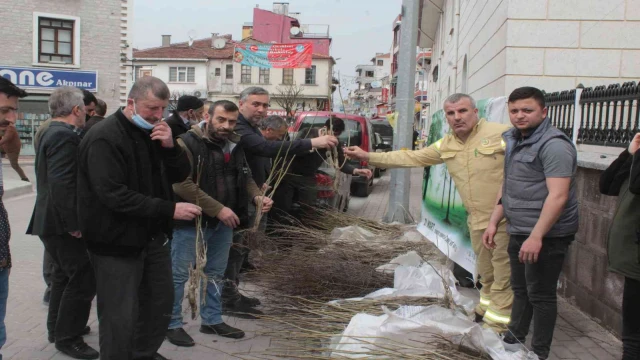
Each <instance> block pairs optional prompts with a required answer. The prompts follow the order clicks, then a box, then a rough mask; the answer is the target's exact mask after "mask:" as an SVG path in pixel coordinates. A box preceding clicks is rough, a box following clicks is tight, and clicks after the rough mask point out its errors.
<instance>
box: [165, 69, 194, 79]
mask: <svg viewBox="0 0 640 360" xmlns="http://www.w3.org/2000/svg"><path fill="white" fill-rule="evenodd" d="M169 82H189V83H194V82H196V68H195V67H186V66H172V67H169Z"/></svg>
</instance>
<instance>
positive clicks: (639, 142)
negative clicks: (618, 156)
mask: <svg viewBox="0 0 640 360" xmlns="http://www.w3.org/2000/svg"><path fill="white" fill-rule="evenodd" d="M638 148H640V132H639V133H637V134H636V136H634V137H633V140H631V144H629V154H631V155H633V154H635V153H636V151H638Z"/></svg>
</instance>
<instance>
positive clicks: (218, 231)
mask: <svg viewBox="0 0 640 360" xmlns="http://www.w3.org/2000/svg"><path fill="white" fill-rule="evenodd" d="M237 119H238V107H237V106H236V104H234V103H232V102H231V101H228V100H220V101H217V102H215V103H214V104H213V105H211V107H210V108H209V113H208V114H207V116H206V122H205V123H202V124H199V125H194V126H193V127H192V128H191V130H189V131H188V132H186V133H185V134H182V135H180V137H179V138H178V140H177V141H178V143H179V144H180V145H181V146H182V147H183V148H184V149H185V152H186V153H187V156H188V157H189V163H190V164H191V175H190V176H189V177H187V179H186V180H184V181H183V182H181V183H179V184H174V185H173V190H174V191H175V193H176V195H178V197H180V198H181V199H184V201H188V202H190V203H193V204H199V205H200V206H202V209H203V212H204V215H203V216H202V219H201V220H200V221H201V226H202V230H201V231H202V233H201V235H202V240H203V242H204V243H205V244H206V249H207V250H206V265H205V267H204V269H203V271H204V273H205V275H206V276H207V279H208V285H207V291H206V294H205V295H203V296H204V303H203V304H201V306H200V318H201V326H200V332H201V333H203V334H212V335H219V336H223V337H228V338H233V339H239V338H242V337H244V332H243V331H242V330H240V329H236V328H234V327H232V326H229V325H227V324H226V323H225V322H224V321H223V320H222V304H221V290H222V289H223V288H224V283H223V280H222V278H223V275H224V272H225V268H226V267H227V259H228V257H229V249H230V248H231V242H232V239H233V230H234V229H235V228H237V227H238V226H240V225H241V224H244V225H246V222H247V221H248V219H247V218H248V214H247V207H248V205H249V203H250V202H251V203H252V204H254V205H257V204H259V203H260V202H263V203H264V206H263V211H268V210H269V208H270V207H271V199H269V198H268V197H266V196H262V193H261V192H260V189H258V186H256V183H255V182H254V181H253V179H252V178H251V171H250V170H249V165H248V164H247V160H246V159H245V157H244V149H243V148H242V147H241V146H239V145H238V142H239V141H240V137H239V136H237V135H235V134H233V128H234V127H235V125H236V121H237ZM196 225H197V224H196V223H195V222H194V221H180V222H177V223H176V228H175V229H174V231H173V241H172V243H171V259H172V268H173V286H174V302H173V315H172V316H171V322H170V323H169V330H168V331H167V339H168V340H169V341H170V342H171V343H172V344H174V345H177V346H193V345H195V342H194V341H193V338H192V337H191V336H189V334H187V332H186V331H185V330H184V329H183V327H182V324H183V322H182V301H183V299H184V285H185V284H186V282H187V280H188V279H189V272H190V271H191V269H192V267H193V264H195V263H196V243H195V240H196V238H197V228H196Z"/></svg>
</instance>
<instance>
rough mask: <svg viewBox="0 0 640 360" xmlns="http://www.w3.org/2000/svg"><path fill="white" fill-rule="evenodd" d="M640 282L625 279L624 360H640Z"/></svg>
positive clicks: (623, 303) (623, 312) (623, 302)
mask: <svg viewBox="0 0 640 360" xmlns="http://www.w3.org/2000/svg"><path fill="white" fill-rule="evenodd" d="M639 302H640V281H638V280H636V279H632V278H628V277H625V278H624V292H623V295H622V359H623V360H639V359H640V309H638V303H639Z"/></svg>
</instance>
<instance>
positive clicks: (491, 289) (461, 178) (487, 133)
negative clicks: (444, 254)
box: [345, 94, 513, 333]
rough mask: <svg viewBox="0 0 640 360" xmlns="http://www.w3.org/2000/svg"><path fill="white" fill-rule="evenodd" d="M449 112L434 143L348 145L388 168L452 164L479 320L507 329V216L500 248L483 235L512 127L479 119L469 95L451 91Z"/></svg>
mask: <svg viewBox="0 0 640 360" xmlns="http://www.w3.org/2000/svg"><path fill="white" fill-rule="evenodd" d="M444 113H445V117H446V118H447V122H448V123H449V127H450V129H451V132H450V133H449V134H447V135H446V136H445V137H444V138H442V139H440V140H438V141H436V142H435V143H434V144H432V145H431V146H429V147H426V148H423V149H421V150H414V151H405V150H400V151H392V152H387V153H368V152H365V151H363V150H362V149H360V148H358V147H355V146H354V147H350V148H348V149H347V150H345V154H346V155H347V156H349V157H350V158H356V159H359V160H367V161H369V162H370V163H371V164H373V165H376V166H381V167H384V168H408V167H425V166H432V165H437V164H442V163H445V164H446V165H447V168H448V170H449V173H450V174H451V176H452V177H453V180H454V181H455V184H456V188H457V189H458V192H459V193H460V196H461V198H462V201H463V203H464V206H465V208H466V209H467V212H468V213H469V217H468V219H467V222H468V224H469V229H470V231H471V244H472V245H473V250H474V252H475V254H476V256H477V259H476V266H477V270H478V273H479V274H480V283H481V284H482V290H481V291H480V304H478V306H477V307H476V319H477V320H478V321H479V320H480V319H483V320H484V323H485V324H486V326H488V327H490V328H492V329H494V330H496V331H497V332H499V333H502V332H505V331H506V330H507V325H508V324H509V320H510V316H511V303H512V302H513V292H512V291H511V284H510V276H511V269H510V266H509V255H508V254H507V245H508V244H509V237H508V236H507V232H506V224H505V222H504V221H503V222H502V223H501V224H500V226H499V228H498V232H497V234H496V236H495V242H496V248H495V249H492V250H488V249H486V248H485V247H484V246H483V245H482V234H483V233H484V230H485V229H486V228H487V226H488V224H489V218H490V217H491V212H492V211H493V208H494V206H495V205H496V198H497V194H498V190H499V188H500V186H501V184H502V174H503V166H504V148H505V146H504V142H503V141H502V133H503V132H505V131H506V130H507V129H508V128H509V126H508V125H503V124H497V123H490V122H487V121H486V120H485V119H478V109H477V108H476V104H475V101H474V100H473V98H472V97H470V96H469V95H466V94H453V95H451V96H449V97H448V98H447V99H446V100H445V102H444Z"/></svg>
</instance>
